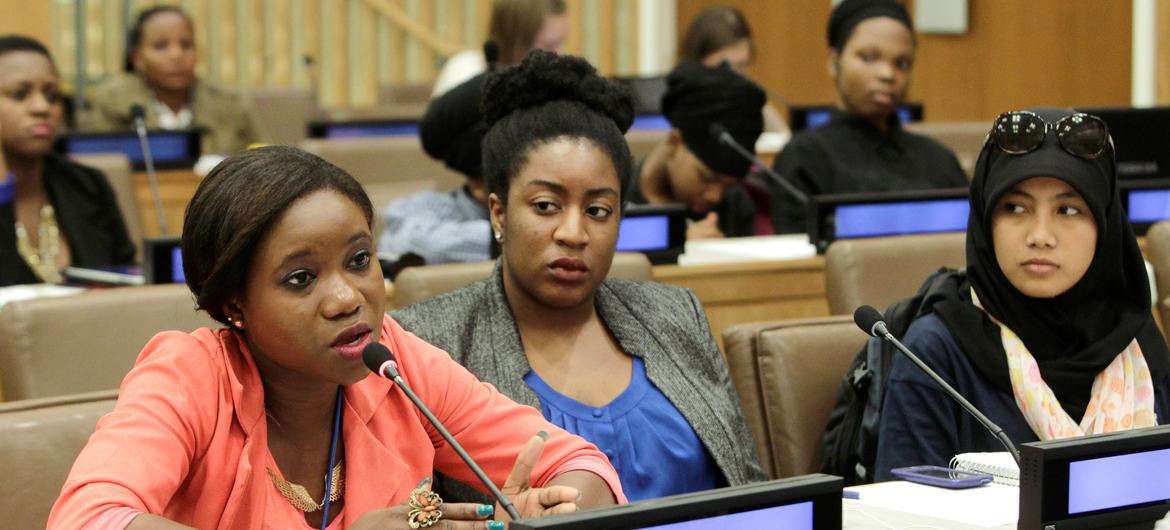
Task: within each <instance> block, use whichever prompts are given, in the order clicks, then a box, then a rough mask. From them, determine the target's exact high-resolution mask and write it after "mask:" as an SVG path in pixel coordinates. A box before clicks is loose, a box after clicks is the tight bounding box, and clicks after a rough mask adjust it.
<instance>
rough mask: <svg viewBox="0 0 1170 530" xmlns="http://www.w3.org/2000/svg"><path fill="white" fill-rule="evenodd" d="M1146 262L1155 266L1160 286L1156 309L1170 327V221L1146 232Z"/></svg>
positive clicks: (1156, 225)
mask: <svg viewBox="0 0 1170 530" xmlns="http://www.w3.org/2000/svg"><path fill="white" fill-rule="evenodd" d="M1146 260H1147V261H1149V262H1150V264H1151V265H1153V266H1154V280H1155V283H1157V285H1158V292H1157V293H1156V296H1155V299H1154V307H1156V308H1157V309H1158V316H1160V317H1161V318H1162V326H1163V327H1165V326H1167V325H1170V221H1162V222H1160V223H1157V224H1155V225H1154V226H1151V227H1150V230H1149V231H1148V232H1146Z"/></svg>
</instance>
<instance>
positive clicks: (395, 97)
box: [378, 81, 435, 105]
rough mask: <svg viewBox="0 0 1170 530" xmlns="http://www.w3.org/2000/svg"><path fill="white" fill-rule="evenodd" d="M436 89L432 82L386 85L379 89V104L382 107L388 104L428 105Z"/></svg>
mask: <svg viewBox="0 0 1170 530" xmlns="http://www.w3.org/2000/svg"><path fill="white" fill-rule="evenodd" d="M434 88H435V83H434V82H431V81H418V82H413V83H410V82H407V83H395V84H392V85H384V86H382V87H381V88H379V89H378V103H379V104H382V105H388V104H394V103H397V104H409V103H424V104H425V103H427V102H429V101H430V100H431V90H432V89H434Z"/></svg>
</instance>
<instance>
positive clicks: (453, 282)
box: [394, 252, 654, 308]
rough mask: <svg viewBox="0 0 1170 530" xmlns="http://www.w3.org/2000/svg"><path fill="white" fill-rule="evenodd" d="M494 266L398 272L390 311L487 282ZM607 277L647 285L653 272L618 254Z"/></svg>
mask: <svg viewBox="0 0 1170 530" xmlns="http://www.w3.org/2000/svg"><path fill="white" fill-rule="evenodd" d="M494 265H495V262H494V261H477V262H474V263H444V264H441V265H426V266H423V267H407V268H405V269H402V272H400V273H398V278H396V279H395V280H394V307H396V308H400V307H406V306H408V305H411V304H413V303H416V302H421V301H423V300H426V299H428V298H432V297H435V296H438V295H440V294H443V293H446V292H450V291H454V290H456V289H458V288H460V287H463V286H465V285H468V284H471V283H473V282H476V281H479V280H482V279H484V278H487V277H488V276H489V275H490V274H491V272H492V267H493V266H494ZM609 276H610V277H611V278H622V279H626V280H647V281H648V280H652V279H653V278H654V270H653V269H652V268H651V265H650V260H649V259H647V258H646V255H645V254H641V253H638V252H618V253H617V254H614V256H613V265H611V266H610V268H609Z"/></svg>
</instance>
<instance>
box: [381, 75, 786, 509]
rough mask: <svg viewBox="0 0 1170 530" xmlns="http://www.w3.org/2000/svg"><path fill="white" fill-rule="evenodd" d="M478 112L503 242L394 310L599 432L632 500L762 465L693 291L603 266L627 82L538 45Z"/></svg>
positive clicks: (512, 388) (455, 351) (740, 480)
mask: <svg viewBox="0 0 1170 530" xmlns="http://www.w3.org/2000/svg"><path fill="white" fill-rule="evenodd" d="M484 111H485V112H484V114H485V119H486V120H487V123H488V126H489V130H488V132H487V135H486V136H485V137H484V140H483V158H484V176H485V178H486V179H487V181H488V188H489V191H490V192H491V195H490V197H489V210H490V211H491V222H492V227H493V229H494V231H495V238H496V240H497V241H498V242H499V243H500V245H501V248H502V249H503V254H502V257H501V259H500V261H499V262H498V263H497V265H496V268H495V270H494V271H493V273H492V275H491V277H489V278H487V279H485V280H483V281H480V282H477V283H475V284H472V285H470V286H467V287H465V288H463V289H460V290H458V291H455V292H452V293H449V294H447V295H444V296H440V297H438V298H434V299H431V300H428V301H424V302H422V303H419V304H416V305H413V306H411V307H408V308H405V309H403V310H400V311H396V312H394V313H393V317H394V318H395V319H396V320H397V321H398V322H399V323H401V324H402V325H403V326H404V327H405V328H406V329H408V330H410V331H412V332H414V333H415V334H417V335H418V336H420V337H421V338H423V339H424V340H426V341H428V342H431V343H433V344H435V345H436V346H439V347H441V348H443V349H445V350H446V351H448V352H450V353H451V355H452V356H453V357H454V358H455V359H456V360H457V361H459V362H460V363H462V364H463V365H464V366H466V367H467V368H468V369H469V370H470V371H471V372H473V373H474V374H476V376H478V377H479V378H480V379H481V380H483V381H487V382H490V383H492V384H494V385H496V386H497V387H498V388H499V389H500V391H501V392H503V393H504V394H506V395H508V396H509V397H511V398H512V399H514V400H516V401H517V402H520V403H525V404H528V405H531V406H533V407H536V408H539V409H540V410H541V411H542V412H543V414H544V416H545V417H546V418H548V419H549V420H550V421H552V422H553V423H555V424H557V425H559V426H562V427H564V428H566V429H567V430H569V431H570V432H574V433H576V434H579V435H581V436H583V437H584V438H586V439H587V440H589V441H591V442H593V443H594V444H596V445H597V446H598V447H599V448H600V449H601V450H602V451H604V452H605V453H606V455H608V456H609V458H610V460H611V461H612V463H613V464H614V467H616V468H617V470H618V474H619V476H620V477H621V480H622V486H623V489H624V490H625V492H626V495H627V496H628V497H629V498H630V500H640V499H647V498H655V497H661V496H665V495H672V494H677V493H684V492H689V491H698V490H704V489H710V488H714V487H718V486H722V485H738V484H744V483H747V482H752V481H756V480H763V479H765V478H766V477H765V475H764V473H763V471H762V470H761V468H760V465H759V461H758V459H757V456H756V454H755V450H754V445H753V444H752V441H751V434H750V433H749V431H748V428H747V424H746V423H745V421H744V417H743V412H742V411H741V409H740V405H739V400H738V398H737V397H736V394H735V390H734V389H733V388H732V386H731V382H730V378H729V376H728V371H727V367H726V365H725V364H724V361H723V357H722V355H721V354H720V352H719V350H718V347H717V346H716V344H715V340H714V338H713V337H712V336H711V332H710V329H709V328H708V326H707V319H706V316H705V314H704V313H703V309H702V306H701V305H700V304H699V301H698V300H697V299H696V298H695V296H694V295H693V294H692V293H691V292H689V291H687V290H684V289H680V288H677V287H670V286H665V285H660V284H655V283H650V282H635V281H624V280H615V279H609V280H607V279H605V277H606V274H607V272H608V271H609V267H610V264H611V262H612V260H613V255H614V252H615V248H616V244H617V235H618V224H619V221H620V218H621V201H622V195H623V193H622V191H623V190H625V189H627V186H628V183H629V182H630V178H631V174H632V168H633V164H632V159H631V155H630V151H629V146H628V145H627V143H626V141H625V138H624V137H623V136H622V134H623V132H624V131H625V130H626V129H628V128H629V126H630V123H631V121H632V118H633V112H632V106H631V104H630V99H629V96H628V94H627V93H625V92H624V91H622V90H620V89H618V88H617V87H616V86H615V85H613V84H611V83H610V82H608V81H606V80H604V79H602V78H600V77H598V76H597V74H596V72H595V71H594V70H593V68H592V67H591V66H589V64H588V63H586V62H585V61H584V60H582V59H579V58H573V57H558V56H556V55H554V54H551V53H543V52H533V53H531V54H529V56H528V57H527V58H526V59H525V60H524V61H523V62H521V63H520V64H519V65H518V66H516V67H512V68H509V69H507V70H504V71H503V72H501V73H500V74H498V75H496V76H494V77H492V78H489V80H488V81H487V84H486V86H485V90H484ZM446 489H447V495H450V496H453V497H461V496H462V493H463V492H457V491H456V490H455V489H453V488H451V487H450V486H447V487H446ZM445 498H446V497H445Z"/></svg>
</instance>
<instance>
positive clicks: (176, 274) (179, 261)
mask: <svg viewBox="0 0 1170 530" xmlns="http://www.w3.org/2000/svg"><path fill="white" fill-rule="evenodd" d="M186 281H187V276H186V275H185V274H183V248H182V247H175V248H172V249H171V281H170V283H183V282H186Z"/></svg>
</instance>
